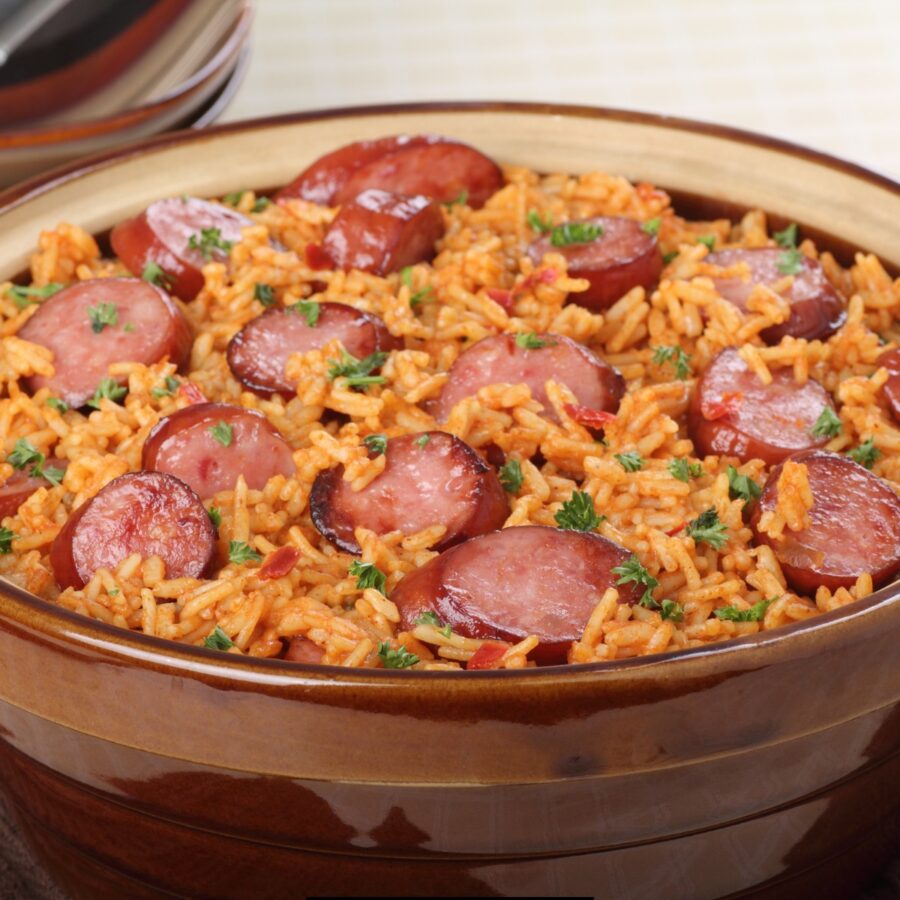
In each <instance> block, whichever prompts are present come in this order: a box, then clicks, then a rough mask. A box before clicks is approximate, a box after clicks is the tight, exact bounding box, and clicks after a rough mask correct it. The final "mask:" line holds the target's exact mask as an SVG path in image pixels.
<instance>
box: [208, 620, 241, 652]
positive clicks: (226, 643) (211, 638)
mask: <svg viewBox="0 0 900 900" xmlns="http://www.w3.org/2000/svg"><path fill="white" fill-rule="evenodd" d="M203 646H204V647H206V648H207V649H208V650H230V649H231V648H232V647H233V646H234V641H233V640H232V639H231V638H230V637H228V635H227V634H225V632H224V631H222V628H221V626H220V625H216V627H215V628H213V630H212V631H211V632H210V633H209V634H208V635H207V636H206V637H205V638H204V640H203Z"/></svg>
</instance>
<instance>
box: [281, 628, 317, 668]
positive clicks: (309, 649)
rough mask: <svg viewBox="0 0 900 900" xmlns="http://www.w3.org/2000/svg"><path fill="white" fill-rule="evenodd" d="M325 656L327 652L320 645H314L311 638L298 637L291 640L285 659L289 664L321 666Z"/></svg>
mask: <svg viewBox="0 0 900 900" xmlns="http://www.w3.org/2000/svg"><path fill="white" fill-rule="evenodd" d="M324 655H325V651H324V650H323V649H322V648H321V647H320V646H319V645H318V644H314V643H313V642H312V641H311V640H309V638H305V637H303V636H301V635H298V636H297V637H293V638H291V640H290V643H289V644H288V647H287V650H286V651H285V653H284V658H285V659H286V660H288V661H289V662H298V663H310V664H312V665H320V664H321V662H322V657H323V656H324Z"/></svg>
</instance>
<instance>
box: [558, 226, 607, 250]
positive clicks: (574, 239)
mask: <svg viewBox="0 0 900 900" xmlns="http://www.w3.org/2000/svg"><path fill="white" fill-rule="evenodd" d="M602 236H603V226H602V225H595V224H594V223H593V222H565V223H564V224H562V225H557V226H556V227H555V228H554V229H553V230H552V231H551V232H550V243H551V244H553V246H554V247H569V246H571V245H572V244H590V243H591V242H592V241H596V240H597V238H599V237H602Z"/></svg>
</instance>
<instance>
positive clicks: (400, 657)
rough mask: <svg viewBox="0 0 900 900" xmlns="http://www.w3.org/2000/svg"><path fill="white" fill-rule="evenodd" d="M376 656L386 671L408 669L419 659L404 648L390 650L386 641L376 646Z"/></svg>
mask: <svg viewBox="0 0 900 900" xmlns="http://www.w3.org/2000/svg"><path fill="white" fill-rule="evenodd" d="M378 655H379V656H380V657H381V661H382V662H383V663H384V667H385V668H386V669H408V668H409V667H410V666H414V665H415V664H416V663H417V662H418V661H419V657H418V656H416V654H415V653H410V652H409V650H407V649H406V647H403V646H400V647H398V648H397V649H396V650H392V649H391V645H390V643H388V641H383V642H382V643H380V644H379V645H378Z"/></svg>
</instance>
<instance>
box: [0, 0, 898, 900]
mask: <svg viewBox="0 0 900 900" xmlns="http://www.w3.org/2000/svg"><path fill="white" fill-rule="evenodd" d="M257 2H258V6H257V20H256V25H255V33H254V38H253V51H252V53H253V55H252V60H251V65H250V71H249V73H248V75H247V78H246V80H245V82H244V84H243V86H242V87H241V89H240V91H239V92H238V95H237V97H236V98H235V100H234V103H233V105H232V106H231V108H230V109H229V111H228V113H227V114H226V116H225V119H226V120H235V119H242V118H250V117H253V116H263V115H272V114H275V113H281V112H293V111H297V110H303V109H315V108H326V107H335V106H351V105H358V104H365V103H395V102H401V101H414V100H479V99H493V100H538V101H557V102H566V103H585V104H591V105H595V106H613V107H621V108H628V109H638V110H647V111H651V112H659V113H665V114H668V115H676V116H684V117H688V118H694V119H701V120H705V121H711V122H720V123H724V124H727V125H734V126H737V127H740V128H747V129H751V130H755V131H761V132H765V133H768V134H771V135H775V136H778V137H782V138H786V139H788V140H792V141H795V142H798V143H801V144H806V145H809V146H812V147H815V148H817V149H819V150H824V151H826V152H829V153H832V154H835V155H837V156H841V157H844V158H846V159H850V160H853V161H855V162H858V163H861V164H863V165H866V166H868V167H870V168H874V169H877V170H880V171H883V172H885V173H887V174H890V175H892V176H893V177H895V178H900V0H855V2H848V0H794V2H792V3H789V4H788V3H784V2H782V0H753V2H746V0H720V2H718V3H710V2H700V0H689V2H685V0H606V2H603V0H516V2H511V0H453V2H445V0H440V2H436V0H428V2H423V0H378V2H375V0H257ZM835 230H839V226H836V227H835ZM373 889H376V886H373ZM60 897H61V895H60V894H59V893H57V892H56V890H55V889H54V888H53V886H52V883H51V882H50V880H49V879H48V877H47V876H46V874H45V873H44V872H42V871H41V870H40V868H39V867H37V866H35V865H34V864H33V862H32V861H31V859H30V857H29V856H28V853H27V851H26V850H25V848H24V847H23V845H22V843H21V839H20V836H19V834H18V832H17V830H16V829H15V827H14V826H12V825H10V824H9V822H8V820H6V819H5V817H4V816H3V814H2V809H0V900H19V898H26V900H31V898H34V900H59V898H60ZM897 897H900V864H896V865H895V866H894V867H893V868H892V869H891V871H890V872H889V873H886V874H885V876H884V877H883V878H882V879H881V880H880V881H879V882H878V884H877V885H875V886H873V887H872V889H871V890H869V891H867V892H866V894H865V898H866V900H893V898H897Z"/></svg>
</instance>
